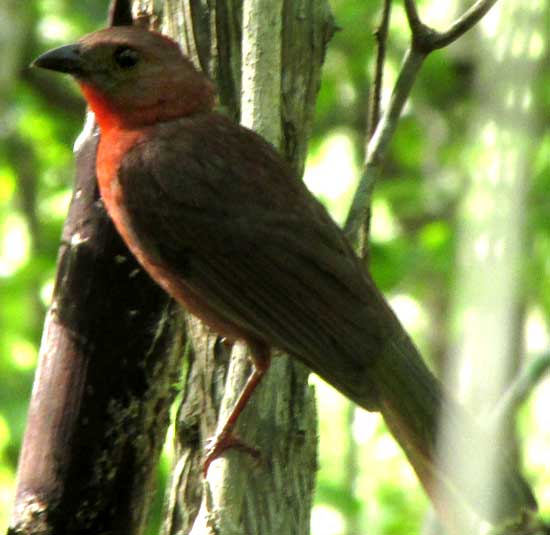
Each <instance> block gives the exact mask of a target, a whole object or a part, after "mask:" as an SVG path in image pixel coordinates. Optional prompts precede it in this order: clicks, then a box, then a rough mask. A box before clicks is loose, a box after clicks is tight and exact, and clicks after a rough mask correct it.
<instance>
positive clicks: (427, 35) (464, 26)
mask: <svg viewBox="0 0 550 535" xmlns="http://www.w3.org/2000/svg"><path fill="white" fill-rule="evenodd" d="M496 3H497V0H478V1H477V2H476V3H475V4H474V5H473V6H472V7H471V8H470V9H468V10H467V11H466V12H465V13H464V14H463V15H462V16H461V17H460V18H458V19H457V20H456V21H455V22H453V24H451V26H450V28H449V29H448V30H446V31H444V32H438V31H436V30H434V29H433V28H430V27H429V26H427V25H426V24H424V23H423V22H422V20H421V19H420V17H419V15H418V10H417V9H416V3H415V1H414V0H405V11H406V13H407V20H408V21H409V28H410V29H411V33H412V46H413V47H414V48H416V49H417V50H419V51H421V52H424V53H425V54H426V55H427V54H429V53H430V52H433V51H434V50H437V49H438V48H444V47H446V46H448V45H450V44H451V43H453V42H454V41H456V40H457V39H458V38H459V37H461V36H462V35H464V34H465V33H466V32H467V31H468V30H469V29H471V28H473V27H474V26H475V25H476V24H477V23H478V22H479V21H480V20H481V19H482V18H483V17H484V16H485V14H486V13H487V12H488V11H489V10H490V9H491V8H492V7H493V6H494V5H495V4H496Z"/></svg>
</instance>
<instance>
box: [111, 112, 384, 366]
mask: <svg viewBox="0 0 550 535" xmlns="http://www.w3.org/2000/svg"><path fill="white" fill-rule="evenodd" d="M119 179H120V182H121V185H122V187H123V192H124V197H125V200H126V206H127V209H128V212H129V214H130V217H131V220H132V225H133V227H134V228H135V231H136V234H137V236H138V238H139V239H140V240H142V241H143V245H144V247H146V248H147V249H148V250H149V251H153V252H154V254H155V255H156V257H157V258H158V259H159V260H160V261H161V262H162V263H163V264H164V265H166V266H169V268H170V270H172V271H173V272H174V273H175V274H177V275H178V276H179V277H182V278H184V279H185V283H186V284H187V285H188V286H189V287H191V288H192V289H193V290H194V291H195V292H197V293H198V294H199V295H200V296H201V297H202V298H204V299H205V300H206V301H207V302H208V304H209V305H210V306H211V307H213V308H214V309H215V310H216V311H217V312H218V313H219V314H221V315H222V316H223V317H224V318H227V320H228V321H230V322H232V323H234V324H236V325H239V326H241V327H243V328H245V329H246V330H247V331H248V332H251V333H254V335H255V336H257V337H258V339H259V340H263V341H265V342H267V343H269V344H270V345H274V346H277V347H279V348H282V349H284V350H286V351H288V352H290V353H292V354H295V355H297V356H300V357H301V358H302V359H303V360H305V361H306V362H307V363H308V364H309V365H310V366H311V367H313V369H316V371H318V372H320V373H322V370H320V369H319V366H320V365H322V364H320V361H321V360H322V359H323V358H327V356H329V357H330V355H334V356H338V355H341V356H343V355H344V354H346V355H347V356H348V357H349V358H348V359H347V360H346V359H343V360H346V362H347V363H348V365H349V366H348V367H349V368H350V369H349V370H347V371H348V372H350V373H353V372H357V371H358V369H357V368H356V369H355V370H354V369H353V367H354V366H361V362H364V355H361V357H360V356H359V354H360V353H363V352H364V351H365V340H367V341H368V340H369V337H371V340H372V337H373V336H374V337H379V336H381V332H380V324H381V322H380V321H379V319H378V318H377V317H376V314H374V313H370V311H371V306H370V305H372V304H373V303H370V301H371V299H377V298H378V293H377V291H376V289H375V288H374V285H373V283H372V282H371V280H370V278H369V277H368V275H366V273H365V272H364V270H363V269H362V267H361V265H360V263H359V260H358V259H357V257H356V256H355V254H354V253H353V251H352V250H351V248H350V247H349V245H348V244H347V242H346V240H345V238H344V236H343V234H342V232H341V231H340V229H339V228H338V227H337V226H336V224H335V223H334V222H333V221H332V220H331V219H330V217H329V216H328V214H327V213H326V211H325V209H324V208H323V207H322V206H321V205H320V204H319V203H318V202H317V201H316V200H315V198H314V197H313V196H312V195H311V193H309V191H308V190H307V189H306V187H305V186H304V185H303V183H302V182H301V181H299V180H297V179H295V178H294V177H293V175H292V173H291V172H290V171H289V169H288V167H287V166H286V164H285V162H284V161H283V160H282V159H281V158H280V156H278V155H277V153H276V152H275V150H274V149H273V148H272V147H271V146H270V145H269V144H267V143H266V142H265V141H263V140H262V139H261V138H260V137H259V136H257V135H256V134H254V133H253V132H250V131H249V130H246V129H244V128H241V127H239V126H237V125H234V124H232V123H230V122H229V121H227V120H225V119H223V118H221V117H220V116H217V115H214V114H208V115H205V116H201V117H199V118H195V119H193V118H192V117H191V118H189V119H185V120H183V119H182V120H179V121H175V122H173V123H169V124H166V125H165V126H163V127H162V128H161V129H160V131H157V132H156V133H155V135H154V136H152V139H151V140H150V141H149V142H146V143H143V144H141V145H140V146H138V147H135V148H134V149H133V150H132V151H131V153H129V154H128V155H127V156H126V158H125V159H124V161H123V163H122V165H121V167H120V172H119ZM374 309H375V307H373V310H374ZM354 357H357V361H356V360H355V358H354ZM341 364H342V365H343V366H346V363H345V362H343V361H342V363H341Z"/></svg>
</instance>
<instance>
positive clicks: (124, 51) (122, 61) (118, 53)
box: [114, 46, 139, 69]
mask: <svg viewBox="0 0 550 535" xmlns="http://www.w3.org/2000/svg"><path fill="white" fill-rule="evenodd" d="M114 58H115V61H116V63H117V65H118V66H119V67H122V68H123V69H131V68H132V67H134V66H135V65H136V63H137V62H138V61H139V54H138V53H137V52H136V51H135V50H134V49H133V48H129V47H127V46H119V47H118V48H117V49H116V50H115V53H114Z"/></svg>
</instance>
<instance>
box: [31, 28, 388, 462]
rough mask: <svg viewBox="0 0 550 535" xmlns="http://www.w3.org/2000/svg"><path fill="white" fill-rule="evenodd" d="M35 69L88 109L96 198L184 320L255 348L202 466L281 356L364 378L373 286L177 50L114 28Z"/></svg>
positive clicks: (374, 326)
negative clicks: (75, 93)
mask: <svg viewBox="0 0 550 535" xmlns="http://www.w3.org/2000/svg"><path fill="white" fill-rule="evenodd" d="M33 66H35V67H40V68H43V69H49V70H53V71H59V72H62V73H68V74H70V75H72V76H73V77H74V78H75V79H76V81H77V83H78V85H79V86H80V89H81V91H82V93H83V95H84V97H85V99H86V101H87V102H88V104H89V106H90V108H91V110H92V111H93V112H94V114H95V117H96V120H97V123H98V125H99V128H100V132H101V139H100V144H99V148H98V153H97V160H96V171H97V179H98V184H99V190H100V194H101V197H102V199H103V202H104V205H105V207H106V210H107V212H108V214H109V216H110V218H111V219H112V221H113V223H114V225H115V227H116V229H117V231H118V232H119V234H120V235H121V237H122V238H123V240H124V241H125V243H126V245H127V246H128V248H129V250H130V251H131V252H132V254H133V255H134V256H135V257H136V259H137V260H138V261H139V263H140V264H141V265H142V266H143V268H144V269H145V271H146V272H147V273H148V274H149V275H150V276H151V277H152V278H153V279H154V280H155V281H156V282H157V283H158V284H159V285H160V286H161V287H162V288H163V289H164V290H165V291H166V292H168V294H170V295H171V296H172V297H173V298H174V299H176V300H177V301H178V302H179V303H180V304H181V305H182V306H183V307H184V308H185V309H186V310H187V311H189V312H190V313H192V314H194V315H196V316H197V317H198V318H200V319H201V320H202V321H203V322H204V323H205V324H207V325H208V326H209V327H210V328H211V329H212V330H213V331H214V332H216V333H217V334H219V335H220V336H223V337H225V338H226V339H227V340H229V341H236V340H242V341H244V342H245V343H246V344H247V346H248V348H249V350H250V354H251V359H252V364H253V367H252V373H251V375H250V377H249V379H248V381H247V383H246V385H245V387H244V389H243V391H242V393H241V396H240V397H239V399H238V400H237V402H236V404H235V407H234V409H233V411H232V413H231V414H230V415H229V417H228V419H227V421H226V422H225V424H224V425H223V426H221V427H222V429H221V431H220V432H219V433H218V435H217V437H216V438H215V439H214V440H213V442H212V444H213V445H212V447H211V448H210V451H209V453H208V454H207V457H206V461H205V470H207V469H208V466H209V464H210V462H211V461H212V460H213V459H215V458H216V457H217V456H218V455H219V454H220V453H221V451H223V450H224V449H225V448H226V446H227V445H228V444H229V445H230V444H233V443H235V441H234V440H233V438H232V436H231V431H232V428H233V426H234V425H235V422H236V420H237V418H238V415H239V414H240V412H241V411H242V409H243V408H244V406H245V405H246V403H247V401H248V399H249V398H250V396H251V394H252V392H253V391H254V389H255V388H256V386H257V385H258V384H259V382H260V381H261V379H262V378H263V376H264V374H265V373H266V371H267V370H268V368H269V365H270V361H271V349H272V348H273V347H275V348H278V349H280V350H283V351H285V352H287V353H289V354H291V355H294V356H296V357H298V358H299V359H300V360H302V361H303V362H305V363H306V364H307V365H308V366H309V367H310V368H311V369H313V370H314V371H316V372H317V373H319V374H320V375H321V376H323V375H324V374H323V368H326V367H330V368H332V367H334V362H338V366H339V368H340V370H339V373H338V375H339V376H341V379H340V380H339V381H338V383H339V384H336V385H335V386H336V387H337V388H338V387H339V388H340V389H341V390H342V391H344V393H346V394H348V391H349V390H350V387H349V383H350V382H351V383H353V382H358V381H360V382H363V383H364V381H367V382H368V381H369V378H368V369H367V368H368V361H365V359H364V357H363V353H364V351H365V340H366V339H368V338H372V337H380V336H383V334H382V333H383V330H384V328H383V325H384V320H383V318H379V317H378V316H377V314H376V307H375V306H373V304H374V303H373V301H374V302H376V301H377V300H379V299H380V297H381V296H380V294H379V292H378V290H377V289H376V287H375V285H374V283H373V282H372V279H371V278H370V276H369V275H368V274H367V272H366V271H365V270H364V268H363V266H362V264H361V261H360V260H359V258H358V257H357V255H356V254H355V252H354V251H353V249H352V247H351V246H350V244H349V243H348V242H347V240H346V238H345V236H344V234H343V232H342V230H341V229H340V228H339V227H338V226H337V225H336V223H335V222H334V221H333V220H332V219H331V217H330V216H329V215H328V213H327V211H326V209H325V208H324V206H323V205H322V204H321V203H320V202H319V201H318V200H317V199H316V198H315V197H314V196H313V195H312V194H311V193H310V192H309V190H308V189H307V187H306V186H305V184H304V183H303V181H302V180H301V179H300V178H299V177H297V176H295V174H294V173H293V172H292V170H291V168H290V166H289V164H288V163H287V162H286V161H285V160H284V159H283V158H282V157H281V156H280V154H279V153H278V152H277V150H276V149H275V148H274V147H273V146H272V145H271V144H269V143H268V142H267V141H265V140H264V139H263V138H262V137H261V136H259V135H258V134H256V133H255V132H253V131H251V130H249V129H247V128H245V127H242V126H240V125H238V124H236V123H234V122H233V121H231V120H230V119H229V118H227V117H226V116H224V115H223V114H221V113H218V112H217V111H215V104H216V98H215V90H214V87H213V84H212V83H211V82H210V80H209V79H208V78H207V77H206V76H205V75H204V74H203V73H202V72H200V71H199V70H197V69H196V68H195V67H194V65H193V63H192V62H191V61H190V60H189V59H188V58H187V57H185V56H184V55H183V53H182V52H181V49H180V48H179V46H178V45H177V43H176V42H174V41H173V40H171V39H170V38H168V37H167V36H165V35H163V34H160V33H157V32H154V31H150V30H146V29H143V28H138V27H133V26H121V27H112V28H107V29H103V30H99V31H97V32H94V33H91V34H89V35H86V36H84V37H83V38H82V39H80V40H79V41H78V42H77V43H74V44H70V45H65V46H62V47H59V48H57V49H54V50H51V51H49V52H46V53H45V54H43V55H41V56H40V57H38V58H37V59H36V60H35V61H34V63H33ZM360 355H361V356H360ZM350 376H351V377H356V378H357V379H355V380H352V381H350V380H349V377H350ZM332 382H333V383H334V380H333V381H332ZM363 386H364V385H363ZM363 386H362V389H363ZM371 386H372V395H371V396H370V397H371V399H370V400H369V401H368V402H367V405H368V406H369V407H370V408H371V409H374V408H375V406H376V389H375V384H374V382H373V384H372V385H371Z"/></svg>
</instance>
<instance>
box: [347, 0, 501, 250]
mask: <svg viewBox="0 0 550 535" xmlns="http://www.w3.org/2000/svg"><path fill="white" fill-rule="evenodd" d="M496 2H497V0H479V1H478V2H476V3H475V4H474V5H473V6H472V7H471V8H470V9H469V10H467V11H466V12H465V13H464V15H462V16H461V17H460V18H458V19H457V20H456V21H455V22H454V23H453V24H452V25H451V26H450V28H449V29H448V30H447V31H445V32H436V31H435V30H433V29H432V28H430V27H429V26H426V25H425V24H424V23H423V22H422V20H421V19H420V16H419V15H418V10H417V8H416V3H415V1H414V0H405V11H406V14H407V20H408V21H409V27H410V30H411V34H412V36H411V43H410V46H409V49H408V50H407V52H406V53H405V57H404V59H403V64H402V65H401V69H400V71H399V75H398V77H397V81H396V82H395V86H394V89H393V92H392V96H391V99H390V103H389V106H388V108H387V110H385V112H384V114H383V115H382V117H381V119H380V121H379V122H378V124H377V126H376V130H375V131H374V134H373V135H372V137H371V139H370V141H369V144H368V147H367V155H366V158H365V166H364V169H363V173H362V175H361V177H360V179H359V184H358V186H357V190H356V191H355V195H354V197H353V201H352V203H351V207H350V209H349V212H348V216H347V219H346V222H345V225H344V232H345V233H346V236H347V237H348V239H349V240H350V241H351V243H354V244H355V243H357V238H358V235H359V229H360V228H361V227H362V226H363V224H364V222H365V221H366V219H367V218H368V213H369V206H370V203H371V197H372V192H373V190H374V185H375V183H376V181H377V179H378V177H379V175H380V165H381V162H382V161H383V159H384V157H385V155H386V153H387V150H388V147H389V144H390V141H391V139H392V137H393V134H394V133H395V130H396V128H397V123H398V121H399V117H400V116H401V112H402V111H403V108H404V106H405V103H406V101H407V99H408V98H409V94H410V92H411V90H412V87H413V85H414V82H415V81H416V76H417V75H418V71H419V70H420V67H421V66H422V63H423V62H424V60H425V59H426V57H427V56H428V54H430V53H431V52H433V51H434V50H436V49H438V48H443V47H445V46H447V45H449V44H450V43H452V42H453V41H455V40H456V39H458V38H459V37H460V36H461V35H463V34H464V33H465V32H466V31H467V30H469V29H470V28H472V27H473V26H474V25H475V24H476V23H477V22H478V21H479V20H480V19H481V18H482V17H483V16H484V15H485V14H486V13H487V12H488V11H489V9H490V8H491V7H492V6H493V5H494V4H495V3H496Z"/></svg>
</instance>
